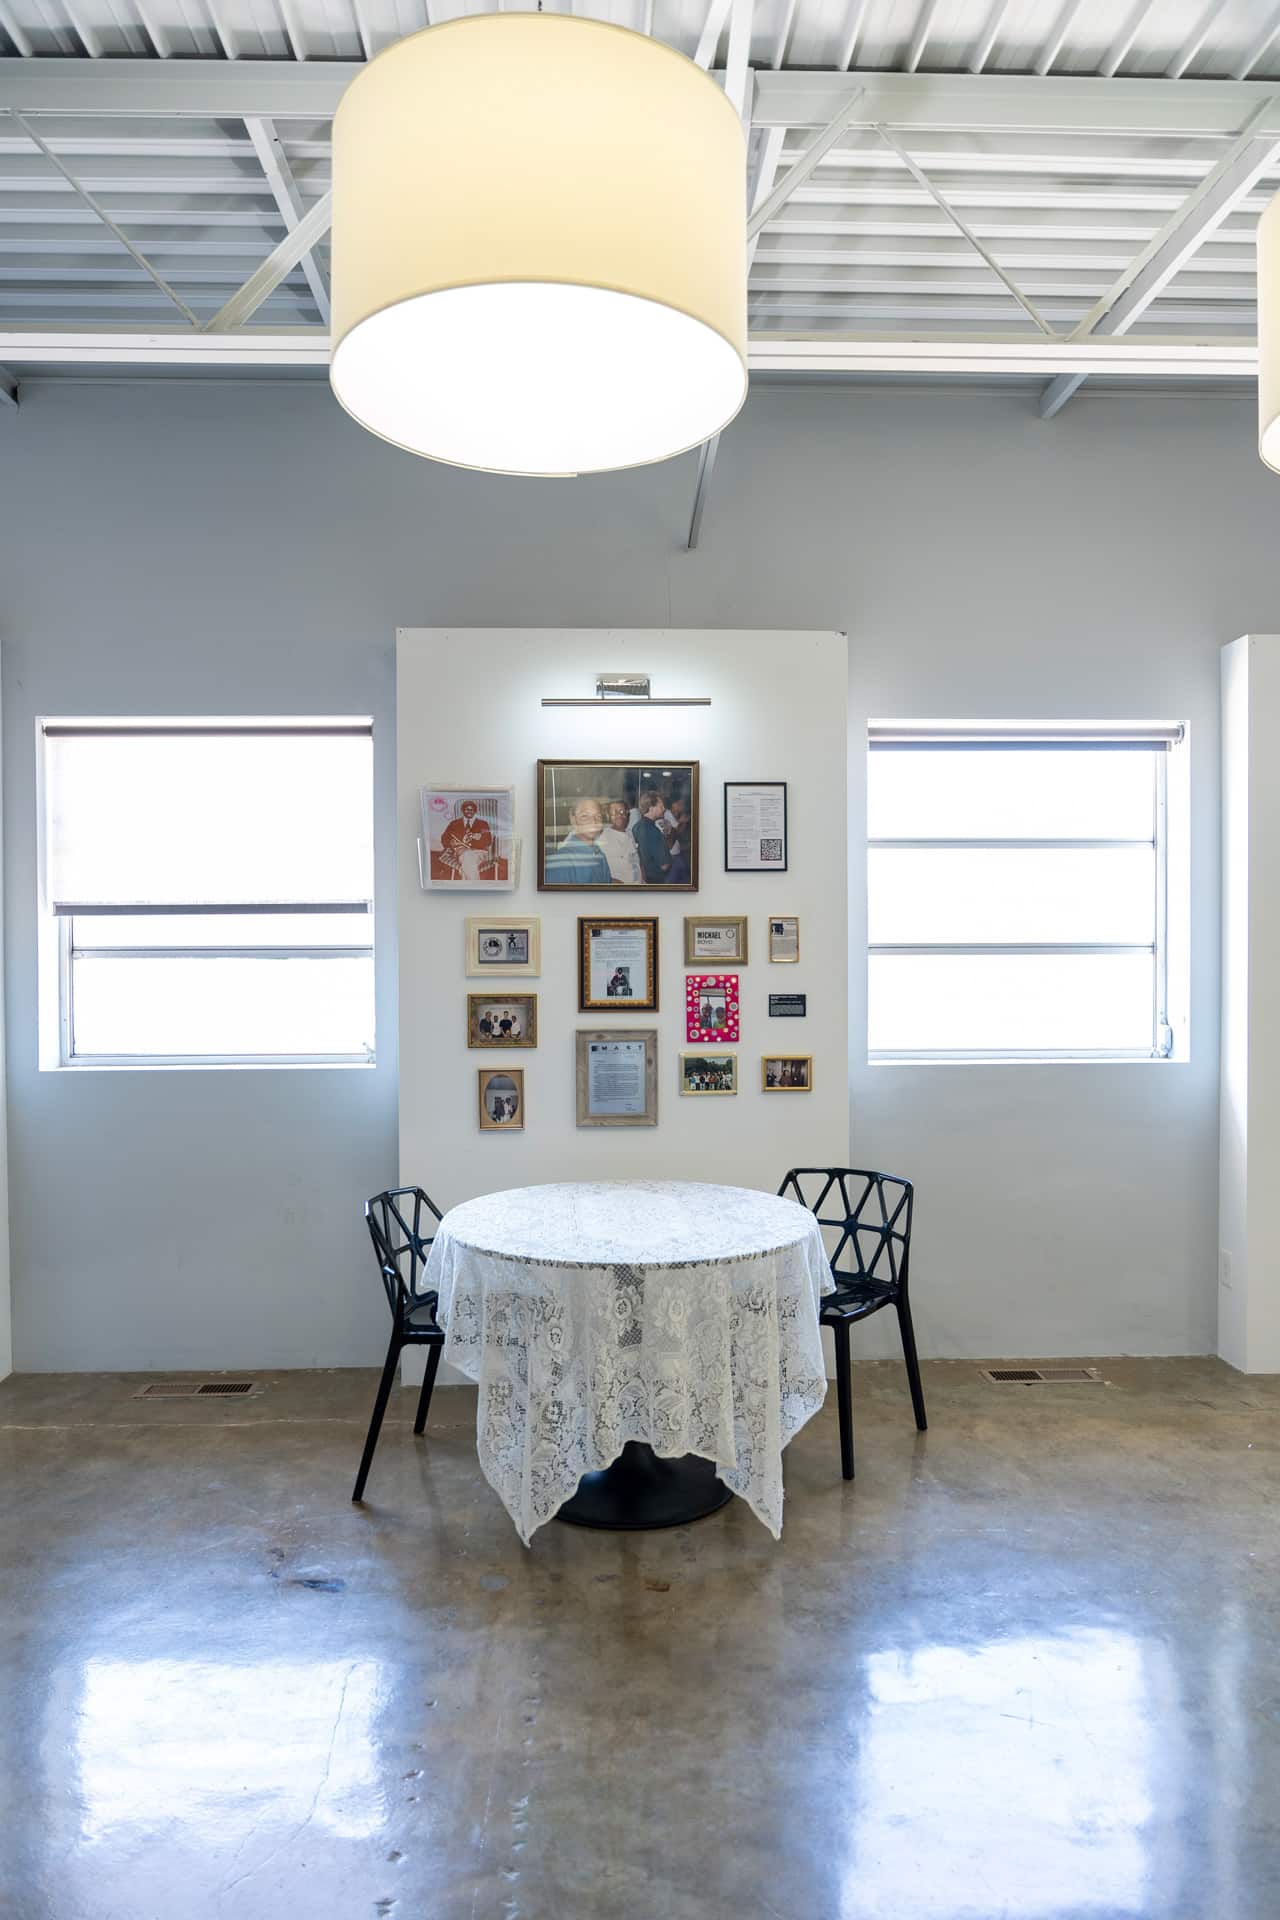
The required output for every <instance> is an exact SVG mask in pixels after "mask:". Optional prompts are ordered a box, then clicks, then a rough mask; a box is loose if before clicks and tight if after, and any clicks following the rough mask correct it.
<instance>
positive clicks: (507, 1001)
mask: <svg viewBox="0 0 1280 1920" xmlns="http://www.w3.org/2000/svg"><path fill="white" fill-rule="evenodd" d="M537 1044H538V996H537V994H536V993H507V994H497V993H469V994H468V995H467V1045H468V1046H469V1047H536V1046H537Z"/></svg>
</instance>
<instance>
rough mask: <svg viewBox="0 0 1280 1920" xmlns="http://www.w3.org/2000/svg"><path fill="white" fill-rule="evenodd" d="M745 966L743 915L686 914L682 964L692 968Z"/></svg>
mask: <svg viewBox="0 0 1280 1920" xmlns="http://www.w3.org/2000/svg"><path fill="white" fill-rule="evenodd" d="M699 961H701V963H702V965H703V966H704V967H715V966H735V967H741V966H745V965H746V962H747V916H746V914H745V913H734V914H726V913H715V914H709V913H697V914H693V913H687V914H686V915H685V917H684V963H685V965H686V967H696V966H697V965H698V963H699Z"/></svg>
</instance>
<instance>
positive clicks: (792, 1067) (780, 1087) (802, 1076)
mask: <svg viewBox="0 0 1280 1920" xmlns="http://www.w3.org/2000/svg"><path fill="white" fill-rule="evenodd" d="M775 1068H776V1069H777V1070H778V1071H777V1073H776V1075H775V1076H774V1077H773V1078H772V1079H771V1078H770V1074H771V1070H773V1069H775ZM801 1068H802V1069H803V1072H802V1073H801V1072H799V1071H798V1069H801ZM760 1091H761V1093H812V1092H813V1055H812V1054H811V1053H766V1054H762V1055H761V1057H760Z"/></svg>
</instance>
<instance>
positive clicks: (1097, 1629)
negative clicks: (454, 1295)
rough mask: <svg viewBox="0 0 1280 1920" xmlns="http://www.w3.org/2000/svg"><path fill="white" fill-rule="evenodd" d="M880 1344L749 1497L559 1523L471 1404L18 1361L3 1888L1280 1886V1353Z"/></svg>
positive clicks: (121, 1906) (1107, 1916)
mask: <svg viewBox="0 0 1280 1920" xmlns="http://www.w3.org/2000/svg"><path fill="white" fill-rule="evenodd" d="M1103 1364H1104V1368H1105V1371H1106V1375H1107V1384H1106V1385H1105V1386H1087V1387H1060V1388H1038V1389H1030V1388H1028V1389H1013V1388H1007V1389H997V1388H994V1387H992V1386H989V1385H988V1384H987V1383H986V1382H984V1381H983V1380H982V1379H981V1378H980V1377H979V1375H978V1373H977V1369H976V1368H975V1367H973V1366H970V1365H965V1364H960V1363H945V1364H935V1365H932V1366H930V1367H927V1368H926V1372H925V1386H926V1392H927V1394H928V1396H929V1403H930V1414H931V1418H932V1422H933V1424H932V1429H931V1431H930V1432H929V1433H928V1434H927V1435H921V1436H917V1434H916V1432H915V1430H914V1427H913V1425H912V1422H911V1416H910V1410H909V1407H908V1404H907V1399H906V1394H905V1389H904V1385H903V1382H902V1378H901V1372H900V1369H898V1368H895V1367H891V1366H888V1365H879V1364H877V1365H868V1366H863V1367H860V1368H858V1369H857V1374H856V1381H855V1390H856V1393H857V1397H858V1414H859V1421H858V1443H859V1453H858V1479H857V1481H856V1482H855V1483H854V1484H853V1485H845V1484H844V1483H843V1482H842V1481H841V1479H840V1477H839V1471H838V1451H837V1442H836V1430H835V1410H834V1396H833V1397H832V1402H831V1404H829V1405H828V1407H827V1408H826V1409H825V1410H824V1411H823V1413H822V1415H821V1416H820V1417H819V1418H818V1419H817V1420H815V1421H814V1422H813V1423H812V1424H811V1425H810V1426H809V1427H808V1428H807V1429H806V1430H805V1432H804V1433H803V1434H802V1435H801V1436H800V1437H799V1439H798V1440H797V1441H796V1442H795V1444H794V1445H793V1446H792V1448H791V1449H790V1451H789V1452H788V1455H787V1495H788V1498H787V1509H786V1522H785V1527H784V1531H783V1537H782V1541H781V1543H780V1544H779V1545H775V1544H774V1543H773V1541H772V1540H770V1538H769V1536H768V1535H767V1534H766V1532H765V1531H764V1529H763V1528H762V1527H761V1526H760V1525H759V1524H758V1522H756V1521H755V1520H754V1519H753V1518H752V1516H751V1514H750V1513H749V1512H748V1511H747V1510H746V1509H745V1508H744V1507H743V1506H742V1505H741V1503H739V1502H736V1501H735V1502H734V1503H733V1504H732V1505H731V1506H730V1507H728V1508H726V1509H725V1510H724V1511H723V1512H722V1513H719V1514H717V1515H715V1516H713V1517H712V1518H711V1519H708V1520H704V1521H702V1522H700V1523H698V1524H697V1525H696V1526H691V1527H688V1528H684V1529H677V1530H675V1531H673V1532H670V1533H665V1534H646V1535H623V1534H598V1533H586V1532H582V1531H579V1530H577V1529H573V1528H569V1527H564V1526H558V1525H554V1524H553V1525H551V1526H549V1527H547V1528H546V1529H544V1530H543V1531H542V1532H541V1533H539V1534H538V1535H537V1536H536V1538H535V1540H534V1544H533V1547H532V1549H531V1550H529V1551H526V1550H525V1549H524V1548H522V1547H521V1546H520V1545H519V1543H518V1541H517V1539H516V1536H515V1534H514V1532H513V1530H512V1527H511V1524H510V1522H509V1520H508V1519H507V1517H506V1515H505V1513H504V1512H503V1510H502V1508H501V1507H500V1506H499V1504H498V1501H497V1499H496V1498H495V1497H494V1495H493V1494H492V1493H491V1492H490V1491H489V1489H488V1487H487V1486H486V1484H485V1482H484V1480H483V1479H482V1477H481V1475H480V1472H479V1469H478V1467H477V1464H476V1456H475V1446H474V1435H473V1425H474V1413H475V1401H474V1395H473V1394H472V1393H471V1392H470V1391H468V1390H464V1389H451V1390H441V1391H439V1392H438V1393H437V1396H436V1404H435V1406H434V1408H433V1410H432V1418H431V1421H430V1424H429V1427H428V1431H427V1435H426V1438H425V1440H424V1441H417V1442H415V1441H414V1440H413V1438H412V1435H411V1433H410V1425H411V1419H412V1399H413V1396H412V1395H410V1394H399V1395H397V1396H396V1402H395V1404H393V1408H392V1412H391V1414H390V1416H389V1419H388V1426H387V1429H386V1431H385V1434H384V1437H383V1442H382V1447H381V1450H380V1452H379V1455H378V1458H377V1460H376V1462H375V1464H374V1470H373V1476H372V1478H371V1480H370V1485H369V1498H368V1504H367V1505H366V1506H365V1507H364V1508H355V1507H353V1506H352V1505H351V1503H350V1499H349V1493H350V1483H351V1479H352V1477H353V1474H354V1470H355V1465H356V1459H357V1456H358V1452H359V1445H360V1441H361V1438H362V1429H363V1424H364V1420H365V1418H366V1415H367V1408H368V1404H369V1401H370V1399H371V1397H372V1389H373V1375H372V1374H368V1373H362V1372H355V1371H352V1372H345V1373H312V1374H285V1375H280V1376H274V1377H273V1376H268V1377H266V1379H265V1383H264V1384H265V1389H266V1390H265V1391H264V1392H263V1394H262V1395H261V1397H259V1398H255V1399H252V1400H248V1401H239V1402H235V1401H230V1402H228V1401H222V1402H219V1401H212V1402H211V1401H201V1402H198V1403H184V1402H180V1401H168V1402H153V1403H149V1402H142V1401H139V1400H137V1399H135V1398H134V1397H133V1393H134V1389H135V1387H136V1385H137V1384H138V1383H137V1382H136V1381H135V1380H132V1379H128V1378H124V1377H119V1376H111V1377H104V1376H84V1375H76V1376H61V1377H49V1376H44V1377H36V1376H33V1377H27V1378H18V1379H13V1380H10V1381H8V1382H7V1383H5V1384H4V1385H3V1386H0V1548H2V1554H3V1557H2V1560H0V1701H3V1703H4V1704H3V1708H2V1709H0V1743H3V1750H4V1765H3V1778H2V1779H0V1913H3V1914H4V1915H5V1916H6V1917H7V1916H11V1915H12V1916H18V1920H82V1917H91V1920H206V1916H226V1920H260V1917H261V1920H266V1916H271V1920H279V1917H280V1916H284V1917H285V1920H293V1917H294V1916H296V1920H303V1917H304V1916H305V1917H306V1920H362V1917H363V1916H371V1920H377V1917H378V1916H384V1917H385V1916H390V1917H391V1920H522V1917H523V1920H529V1917H531V1916H537V1917H538V1920H543V1917H544V1916H545V1920H565V1917H567V1920H668V1917H670V1920H721V1916H723V1917H724V1920H828V1916H829V1917H830V1920H1076V1917H1077V1916H1079V1917H1080V1920H1120V1916H1124V1917H1125V1920H1132V1917H1134V1916H1144V1917H1145V1916H1151V1917H1152V1920H1157V1917H1158V1920H1192V1916H1194V1920H1264V1917H1265V1920H1276V1916H1277V1915H1280V1636H1278V1633H1277V1629H1278V1628H1280V1577H1278V1576H1280V1550H1278V1546H1277V1535H1278V1528H1277V1521H1278V1519H1280V1379H1266V1380H1256V1379H1255V1380H1248V1379H1242V1378H1241V1377H1239V1376H1238V1375H1234V1374H1232V1373H1231V1372H1230V1371H1229V1370H1228V1369H1227V1368H1225V1367H1223V1366H1221V1365H1219V1364H1218V1363H1216V1362H1213V1361H1189V1360H1181V1361H1110V1362H1104V1363H1103Z"/></svg>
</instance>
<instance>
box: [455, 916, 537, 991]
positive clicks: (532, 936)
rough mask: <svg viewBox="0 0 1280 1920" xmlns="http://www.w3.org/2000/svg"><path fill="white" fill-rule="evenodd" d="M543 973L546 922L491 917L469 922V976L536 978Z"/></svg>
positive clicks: (535, 919) (474, 977) (534, 919)
mask: <svg viewBox="0 0 1280 1920" xmlns="http://www.w3.org/2000/svg"><path fill="white" fill-rule="evenodd" d="M541 972H542V922H541V920H539V919H537V918H536V917H535V918H533V919H527V918H526V919H519V920H504V919H498V918H496V917H494V916H492V915H490V916H489V917H488V918H486V919H478V920H468V921H467V973H468V974H469V975H470V976H471V977H472V978H473V979H476V978H479V977H480V976H481V975H484V974H494V975H497V974H517V973H522V974H525V975H527V976H533V975H537V974H540V973H541Z"/></svg>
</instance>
